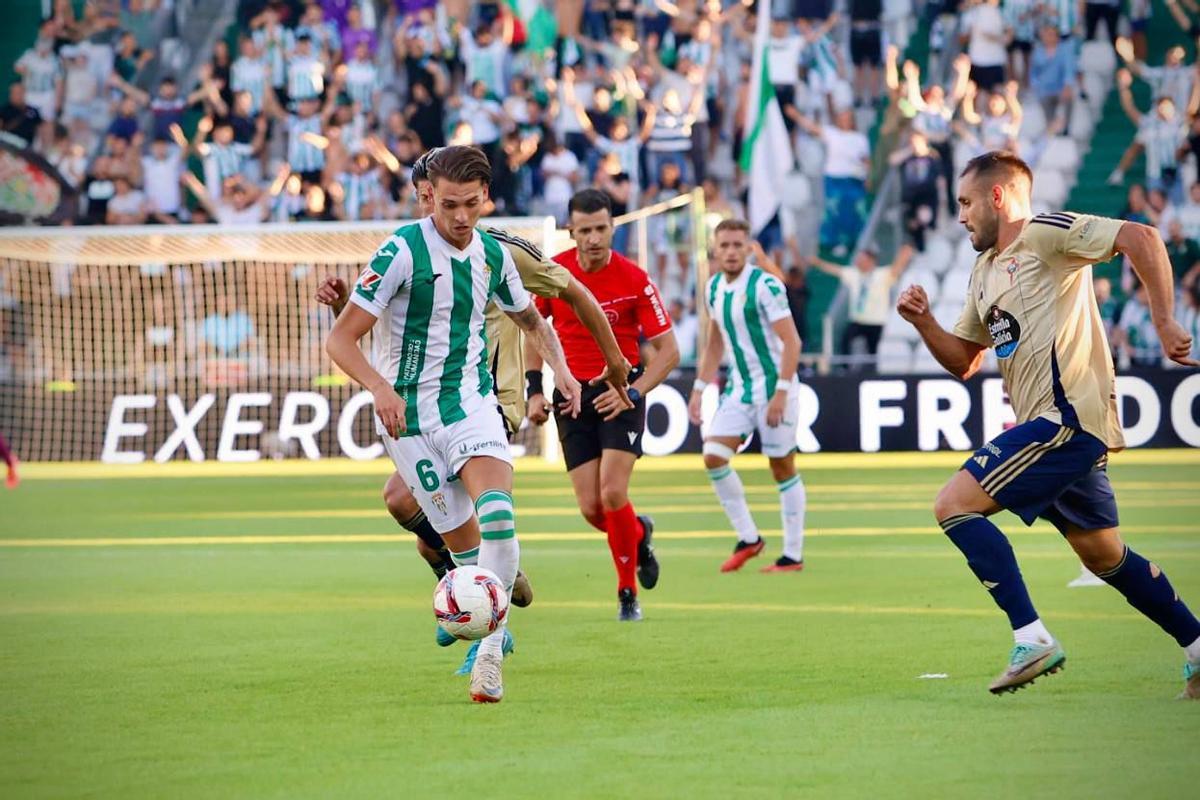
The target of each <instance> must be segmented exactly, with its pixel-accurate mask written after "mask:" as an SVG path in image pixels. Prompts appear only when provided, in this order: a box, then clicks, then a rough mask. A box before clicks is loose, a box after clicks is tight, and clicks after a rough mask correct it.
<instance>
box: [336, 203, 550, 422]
mask: <svg viewBox="0 0 1200 800" xmlns="http://www.w3.org/2000/svg"><path fill="white" fill-rule="evenodd" d="M350 299H351V302H353V303H354V304H355V305H357V306H359V307H360V308H362V309H363V310H365V311H367V312H368V313H369V314H371V315H373V316H375V317H376V318H377V319H378V321H377V322H376V323H375V329H374V337H373V338H374V341H373V347H372V355H371V361H372V366H374V367H375V369H376V371H378V372H379V373H380V374H381V375H383V377H384V378H386V379H387V380H389V381H391V382H392V385H393V386H395V387H396V392H397V393H398V394H399V395H400V396H401V397H403V398H404V400H405V402H406V403H407V410H406V412H405V424H406V425H407V430H406V431H405V432H404V433H403V434H401V435H402V436H412V435H414V434H418V433H429V432H431V431H436V430H438V429H439V428H442V427H444V426H446V425H450V424H451V423H454V422H458V421H459V420H461V419H464V418H465V417H466V416H467V415H469V414H473V413H475V412H476V411H477V410H479V409H480V408H481V407H482V406H483V405H484V404H485V400H487V399H488V398H491V404H492V405H494V404H495V399H494V396H493V394H492V376H491V373H489V371H488V363H487V334H486V333H485V331H484V309H485V308H486V307H487V304H488V301H489V300H493V299H494V300H495V302H496V305H498V306H499V307H500V308H501V309H503V310H504V311H514V312H516V311H523V310H524V309H525V308H526V307H527V306H528V305H529V302H530V300H529V294H528V293H527V292H526V291H525V287H524V286H522V285H521V278H520V276H519V275H518V274H517V268H516V265H515V264H514V263H513V259H512V256H511V255H510V254H509V252H508V250H507V249H505V248H504V247H503V246H501V245H500V243H499V242H497V241H496V240H495V239H493V238H492V237H491V236H489V235H488V234H486V233H483V232H482V231H479V230H476V231H475V234H474V235H473V236H472V238H471V243H470V245H468V246H467V249H466V250H459V249H457V248H456V247H454V246H453V245H451V244H450V243H449V242H447V241H445V240H444V239H443V238H442V237H441V235H440V234H439V233H438V232H437V230H436V229H435V228H434V225H433V219H432V218H429V217H427V218H425V219H423V220H421V221H420V222H416V223H413V224H412V225H405V226H404V227H402V228H400V229H399V230H397V231H396V232H395V233H394V234H392V235H391V236H390V237H388V239H387V241H385V242H384V243H383V245H382V246H381V247H380V248H379V249H378V250H377V251H376V252H375V255H374V257H372V259H371V262H370V264H368V265H367V267H366V269H364V270H363V271H362V274H361V275H359V277H358V282H357V283H356V284H355V286H354V291H353V292H351V294H350ZM488 413H491V409H490V408H489V409H488ZM376 427H377V428H379V430H380V433H381V434H383V433H384V431H383V430H382V428H380V426H379V425H378V421H377V425H376Z"/></svg>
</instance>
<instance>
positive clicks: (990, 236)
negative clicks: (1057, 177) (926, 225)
mask: <svg viewBox="0 0 1200 800" xmlns="http://www.w3.org/2000/svg"><path fill="white" fill-rule="evenodd" d="M1032 190H1033V172H1032V171H1031V170H1030V169H1029V165H1028V164H1026V163H1025V162H1024V161H1022V160H1021V159H1020V157H1018V156H1016V155H1014V154H1013V153H1009V152H1006V151H1003V150H993V151H992V152H990V153H984V154H983V155H981V156H976V157H975V158H972V159H971V160H970V161H968V162H967V166H966V168H965V169H963V171H962V175H961V176H960V180H959V182H958V206H959V211H958V221H959V222H960V223H962V225H963V227H965V228H966V229H967V232H968V233H970V234H971V246H972V247H974V248H975V250H976V252H979V253H982V252H983V251H984V250H987V249H989V248H991V247H994V246H995V244H996V239H997V238H998V236H999V233H1000V221H1001V219H1002V218H1014V217H1018V216H1027V215H1028V213H1029V197H1030V193H1031V192H1032Z"/></svg>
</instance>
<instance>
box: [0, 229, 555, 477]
mask: <svg viewBox="0 0 1200 800" xmlns="http://www.w3.org/2000/svg"><path fill="white" fill-rule="evenodd" d="M487 222H488V224H490V225H494V226H497V227H501V228H504V229H506V230H509V231H511V232H512V233H514V234H517V235H519V236H522V237H524V238H526V239H529V240H530V241H532V242H535V243H539V244H541V245H543V246H545V247H547V248H550V247H551V246H552V240H551V236H552V234H553V232H554V226H553V220H551V219H550V218H541V217H538V218H505V219H492V220H488V221H487ZM400 224H403V223H400V222H392V223H386V224H380V223H345V224H321V225H319V226H317V225H313V226H312V227H304V226H297V225H260V226H253V227H244V228H239V227H228V226H226V227H220V228H218V227H213V226H204V227H194V228H191V227H185V226H180V227H155V228H151V227H141V228H107V229H82V228H80V229H71V228H59V229H28V228H27V229H21V230H11V231H4V232H0V433H2V434H3V435H4V436H5V437H6V438H8V439H9V441H10V443H11V444H12V445H13V447H14V450H15V452H16V453H17V454H18V456H19V457H20V458H22V459H23V460H25V461H75V460H88V461H94V460H101V461H105V462H109V463H137V462H140V461H144V460H151V459H153V460H155V461H160V462H161V461H171V460H177V459H191V460H203V459H220V460H225V461H252V460H257V459H259V458H285V457H297V456H298V457H307V458H321V457H329V456H349V457H352V458H360V459H361V458H372V457H376V456H378V455H380V454H382V446H381V445H380V444H379V443H378V437H377V436H376V435H375V432H374V424H373V421H372V418H371V417H372V409H371V398H370V394H369V393H366V392H364V391H362V390H361V387H358V386H356V385H353V384H352V382H350V381H349V379H347V378H346V376H345V375H343V374H342V373H341V372H340V371H339V370H337V368H336V367H334V365H333V364H332V363H330V360H329V358H328V356H326V355H325V351H324V347H323V343H324V339H325V336H326V334H327V333H328V332H329V330H330V328H331V327H332V325H333V319H334V317H333V313H332V312H331V311H330V310H329V309H328V308H326V307H324V306H322V305H320V304H318V303H317V302H316V300H315V299H314V295H315V293H316V289H317V286H318V284H319V283H320V281H321V280H322V279H323V278H324V277H325V276H327V275H338V276H340V277H342V278H344V279H345V280H346V281H347V282H348V283H351V284H352V283H353V281H354V280H355V278H356V277H357V275H358V273H359V271H360V270H361V268H362V266H363V265H364V264H365V263H366V262H367V260H368V259H369V258H370V256H371V254H372V253H373V252H374V251H375V249H376V248H377V247H378V246H379V244H380V242H382V241H383V239H384V238H386V237H387V236H388V234H390V233H391V232H392V231H393V230H395V228H396V227H398V226H399V225H400ZM557 249H561V247H559V248H557ZM551 252H554V251H553V250H552V251H551ZM364 348H369V342H364Z"/></svg>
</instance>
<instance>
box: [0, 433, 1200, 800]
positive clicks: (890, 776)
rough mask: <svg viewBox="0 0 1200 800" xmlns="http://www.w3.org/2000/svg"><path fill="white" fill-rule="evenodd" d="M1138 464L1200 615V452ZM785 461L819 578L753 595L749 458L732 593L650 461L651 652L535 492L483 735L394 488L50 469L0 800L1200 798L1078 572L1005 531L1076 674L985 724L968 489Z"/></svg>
mask: <svg viewBox="0 0 1200 800" xmlns="http://www.w3.org/2000/svg"><path fill="white" fill-rule="evenodd" d="M1136 455H1137V456H1138V458H1134V457H1132V456H1131V457H1129V458H1124V457H1120V456H1118V457H1115V458H1114V459H1113V465H1112V467H1111V475H1112V477H1113V480H1114V484H1115V486H1116V489H1117V496H1118V499H1119V501H1120V502H1121V510H1122V518H1123V523H1124V526H1125V533H1126V539H1127V541H1129V542H1130V543H1131V544H1132V545H1133V546H1134V547H1136V548H1137V549H1138V550H1139V551H1141V552H1142V553H1143V554H1145V555H1146V556H1147V557H1150V558H1152V559H1154V560H1155V561H1156V562H1157V563H1159V564H1160V565H1162V567H1163V568H1164V569H1165V570H1166V571H1167V573H1168V574H1169V575H1170V577H1171V579H1172V581H1173V582H1174V584H1175V586H1176V588H1177V589H1178V590H1179V592H1180V593H1181V595H1183V596H1184V597H1185V599H1190V600H1191V602H1192V606H1193V608H1198V607H1200V523H1197V519H1198V517H1197V509H1198V508H1200V456H1198V455H1197V454H1196V452H1194V451H1193V452H1192V453H1190V454H1179V453H1176V454H1173V455H1171V456H1164V458H1163V460H1162V461H1161V462H1159V463H1154V458H1153V455H1152V454H1144V453H1140V454H1136ZM889 459H890V460H889ZM799 463H800V465H801V469H802V474H803V475H804V479H805V482H806V484H807V486H808V497H809V515H808V519H809V527H810V537H809V538H808V540H807V543H806V544H807V546H806V552H805V557H806V562H807V564H808V568H807V570H806V571H805V572H803V573H801V574H784V575H762V574H759V573H758V572H757V567H759V566H762V565H764V564H766V563H767V561H768V557H770V558H773V557H774V556H775V555H777V554H778V549H779V531H778V528H779V522H778V513H777V511H776V510H775V509H776V505H775V503H776V497H775V492H774V489H773V486H772V485H771V483H770V479H769V476H768V474H767V472H766V470H765V469H764V468H763V462H761V461H760V460H758V459H757V457H746V458H744V459H743V460H741V461H740V462H739V463H738V464H737V466H738V467H739V471H740V473H741V475H742V479H743V481H744V482H745V483H746V485H747V487H748V490H749V493H750V500H751V503H752V508H753V510H754V512H755V516H756V517H757V519H758V520H759V524H760V525H761V526H763V528H764V529H765V531H766V532H767V534H768V536H769V548H768V550H767V553H766V554H764V557H762V558H760V559H758V560H757V561H754V562H751V565H750V567H749V568H747V570H746V571H744V572H742V573H738V574H734V575H720V574H718V572H717V567H718V565H719V563H720V562H721V560H722V559H723V558H724V557H725V556H726V555H727V553H728V552H729V550H730V548H731V546H732V543H733V538H732V536H731V535H730V534H729V533H728V532H727V528H728V524H727V522H726V520H725V518H724V516H723V514H722V513H721V510H720V507H719V506H718V505H717V503H716V500H715V498H714V497H713V495H712V492H711V489H710V488H709V486H708V484H707V480H706V478H705V476H704V473H703V470H702V469H700V468H699V462H698V460H697V459H696V458H695V457H680V458H675V459H671V460H658V461H654V462H644V464H646V465H647V466H650V467H652V468H649V469H639V471H638V473H637V474H635V476H634V490H633V499H634V501H635V503H636V505H637V508H638V510H639V512H643V513H650V514H652V515H654V516H655V518H656V520H657V523H658V532H659V533H658V542H657V546H658V551H659V554H660V558H661V561H662V565H663V574H662V581H661V583H660V585H659V588H658V589H656V590H655V591H653V592H643V594H642V600H643V608H644V611H645V615H646V619H645V621H644V622H642V623H640V624H618V623H617V622H616V621H615V614H616V602H615V586H614V573H613V569H612V565H611V562H610V560H609V556H608V551H607V547H606V545H605V543H604V541H603V538H602V537H601V536H600V535H599V534H596V533H595V532H593V531H591V529H590V528H588V527H587V526H586V524H585V523H584V522H583V521H582V520H581V519H580V518H579V516H578V513H577V510H576V508H575V503H574V501H573V499H572V497H571V494H570V488H569V484H568V482H567V479H566V476H565V475H564V474H562V472H561V471H559V470H557V469H556V470H554V471H544V470H533V471H527V470H522V471H519V472H518V475H517V488H516V501H517V519H518V534H519V535H522V536H523V542H522V563H523V566H524V568H525V570H526V571H527V572H528V574H529V576H530V578H531V580H532V581H533V583H534V587H535V591H536V600H535V603H534V605H533V606H532V607H531V608H529V609H526V610H521V609H517V610H515V611H514V615H513V617H512V630H513V633H514V635H515V636H516V640H517V650H516V653H515V655H514V656H513V657H511V658H510V659H508V660H507V661H506V665H505V679H506V681H505V682H506V687H505V688H506V697H505V700H504V702H503V703H501V704H500V705H498V706H488V707H481V706H474V705H472V704H471V703H470V702H469V699H468V696H467V684H466V679H465V678H460V677H456V676H454V675H453V674H452V672H453V670H454V668H455V667H457V666H458V663H459V661H460V659H461V657H462V654H463V650H464V648H463V646H462V645H456V646H455V647H453V648H450V649H445V650H443V649H439V648H437V647H436V646H435V645H434V644H433V637H434V622H433V615H432V613H431V611H430V597H431V593H432V589H433V580H432V575H431V574H430V572H429V570H428V569H427V568H426V567H425V565H424V563H423V562H421V561H419V560H418V558H417V556H416V554H415V550H414V548H413V545H412V540H411V537H409V536H408V535H407V534H404V532H403V531H400V530H399V529H398V528H396V527H395V526H394V524H393V523H392V522H391V521H390V519H389V518H388V517H387V516H386V514H385V512H384V510H383V508H382V505H381V502H380V488H381V486H382V483H383V479H384V477H385V471H384V470H385V468H384V466H383V465H382V464H380V465H376V466H377V467H378V471H377V472H375V473H373V474H361V470H359V471H358V472H357V473H354V472H339V471H338V470H337V469H336V468H331V471H332V473H333V474H317V473H305V472H303V471H295V472H294V473H289V474H287V475H280V476H270V475H268V474H267V473H266V472H263V474H262V475H259V476H255V475H254V470H249V473H250V474H249V475H243V476H236V477H235V476H227V477H220V476H219V475H214V476H212V477H203V476H200V477H167V478H158V479H151V478H139V479H72V478H69V477H53V476H54V475H56V474H57V475H70V474H71V473H70V472H58V473H56V472H55V471H54V470H44V471H42V472H40V473H39V470H38V469H37V468H36V466H35V467H34V468H32V469H31V470H30V477H29V479H27V480H26V482H25V483H24V484H23V485H22V486H21V487H20V489H19V490H17V491H16V492H12V493H0V642H2V643H3V644H2V646H0V718H2V720H3V721H2V724H0V796H2V797H5V798H16V797H83V796H87V797H122V798H125V797H222V798H224V797H246V796H254V797H281V798H282V797H286V798H295V797H433V796H441V797H445V796H452V797H465V796H468V795H475V796H480V797H535V798H540V797H597V798H612V797H618V796H625V797H641V796H645V797H694V798H700V797H719V798H728V797H766V796H778V797H795V796H799V795H801V794H806V795H808V796H814V797H921V798H929V797H935V798H941V797H967V796H978V797H994V796H1016V797H1054V798H1074V797H1079V798H1096V797H1114V798H1115V797H1120V798H1126V797H1130V796H1137V797H1142V798H1159V797H1185V796H1189V794H1190V793H1191V792H1194V790H1195V787H1196V786H1197V785H1198V784H1200V758H1197V756H1196V746H1197V732H1198V731H1200V703H1186V702H1179V701H1176V700H1174V697H1175V695H1176V694H1177V693H1178V692H1179V691H1180V689H1181V688H1182V679H1181V667H1182V655H1181V652H1180V650H1179V649H1178V648H1177V647H1176V645H1175V643H1174V642H1172V641H1171V640H1170V639H1169V638H1168V637H1167V636H1166V635H1165V634H1163V633H1162V632H1161V631H1160V630H1159V629H1158V628H1157V627H1155V626H1154V625H1152V624H1151V623H1149V622H1148V621H1145V620H1143V619H1142V618H1140V617H1139V616H1138V615H1137V614H1136V612H1134V611H1133V610H1132V609H1131V608H1129V607H1128V606H1127V605H1126V604H1125V602H1124V601H1123V599H1122V598H1121V597H1120V596H1119V595H1118V594H1117V593H1116V592H1114V591H1112V590H1111V589H1108V588H1107V587H1102V588H1093V589H1067V588H1066V583H1067V581H1069V580H1070V579H1071V578H1073V577H1075V575H1076V574H1077V570H1078V564H1077V562H1076V561H1075V559H1074V558H1073V556H1072V555H1071V553H1070V551H1069V549H1068V548H1067V547H1066V545H1065V544H1064V543H1063V542H1061V541H1060V540H1059V537H1058V536H1057V535H1056V534H1055V533H1053V532H1051V531H1050V530H1049V529H1047V528H1045V527H1035V528H1034V529H1032V530H1027V529H1025V528H1024V527H1023V526H1021V525H1020V524H1019V523H1018V522H1017V521H1016V520H1015V519H1014V518H1013V517H1011V516H1008V515H1002V516H1001V517H1000V524H1001V527H1002V528H1003V529H1004V530H1005V531H1006V532H1007V533H1009V534H1010V536H1011V538H1012V541H1013V545H1014V547H1015V548H1016V551H1017V555H1018V557H1019V559H1020V560H1021V564H1022V568H1023V570H1024V573H1025V576H1026V579H1027V581H1028V583H1029V585H1030V589H1031V592H1032V594H1033V597H1034V601H1035V603H1036V604H1037V606H1038V609H1039V611H1040V612H1041V614H1042V617H1043V619H1044V620H1045V621H1046V623H1047V625H1048V626H1049V627H1050V629H1051V630H1052V631H1053V632H1054V633H1055V634H1056V635H1057V636H1058V637H1059V638H1060V639H1061V640H1062V642H1063V644H1064V646H1065V648H1066V651H1067V655H1068V660H1067V669H1066V671H1065V672H1063V673H1060V674H1058V675H1055V676H1053V677H1046V678H1043V679H1041V680H1039V681H1038V683H1037V685H1036V686H1034V687H1032V688H1029V689H1027V690H1025V691H1022V692H1020V693H1018V694H1016V695H1007V696H1003V697H993V696H992V695H990V694H988V692H987V691H986V685H987V682H988V681H989V679H990V678H992V677H993V675H994V674H995V673H996V672H998V671H999V669H1000V668H1001V667H1002V666H1003V662H1004V660H1005V658H1006V656H1007V653H1008V648H1009V646H1010V636H1009V632H1008V630H1007V625H1006V621H1005V619H1004V617H1003V616H1002V615H1001V614H1000V613H999V612H998V611H997V610H996V609H995V608H994V607H993V606H992V603H991V601H990V599H989V597H988V596H987V593H986V592H985V591H984V590H983V589H981V588H980V587H979V585H978V584H977V583H976V582H975V581H974V579H973V578H972V576H971V574H970V572H969V571H968V570H967V567H966V565H965V563H964V560H963V558H962V557H961V555H960V554H959V553H958V552H957V551H956V550H955V549H954V548H953V547H952V546H951V545H950V543H949V542H947V541H946V540H945V538H944V537H943V536H942V535H941V534H940V532H938V530H937V528H936V527H935V526H934V525H933V520H932V517H931V512H930V506H931V504H932V499H933V496H934V494H935V492H936V490H937V487H938V486H939V485H940V483H941V482H942V481H944V480H945V478H946V477H947V476H948V475H949V474H950V473H951V471H952V467H951V466H948V464H949V463H951V462H950V461H948V460H947V459H946V458H945V457H941V458H938V457H935V458H932V459H931V458H924V457H920V456H912V457H905V458H900V459H897V458H896V457H894V456H892V457H887V456H885V457H882V458H880V457H874V458H873V457H871V456H863V457H859V458H846V457H841V458H838V457H834V458H823V457H813V458H804V457H801V458H800V459H799ZM885 463H886V464H889V465H890V466H886V467H884V466H882V465H883V464H885ZM204 466H210V465H204ZM213 466H215V465H213ZM263 466H267V465H263ZM39 474H40V475H41V477H39ZM389 537H394V538H389ZM130 539H137V540H139V541H138V543H136V544H129V543H128V542H129V540H130ZM170 540H175V543H172V542H171V541H170ZM306 540H308V541H306ZM122 542H125V544H122ZM180 542H182V543H180ZM938 674H944V675H945V676H946V677H942V678H927V677H922V676H925V675H938Z"/></svg>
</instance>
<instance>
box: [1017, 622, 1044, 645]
mask: <svg viewBox="0 0 1200 800" xmlns="http://www.w3.org/2000/svg"><path fill="white" fill-rule="evenodd" d="M1013 640H1014V641H1016V643H1017V644H1050V643H1051V642H1053V641H1054V637H1053V636H1051V635H1050V631H1048V630H1046V626H1045V625H1043V624H1042V620H1041V618H1038V619H1035V620H1034V621H1033V622H1031V623H1029V624H1028V625H1022V626H1021V627H1020V628H1017V629H1016V630H1014V631H1013Z"/></svg>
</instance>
